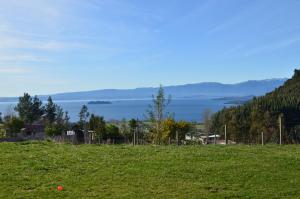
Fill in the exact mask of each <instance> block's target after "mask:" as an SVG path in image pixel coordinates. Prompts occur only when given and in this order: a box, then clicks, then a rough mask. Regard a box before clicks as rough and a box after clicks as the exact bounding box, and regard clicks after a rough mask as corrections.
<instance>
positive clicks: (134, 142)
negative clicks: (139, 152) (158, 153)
mask: <svg viewBox="0 0 300 199" xmlns="http://www.w3.org/2000/svg"><path fill="white" fill-rule="evenodd" d="M135 133H136V128H135V129H134V131H133V146H135Z"/></svg>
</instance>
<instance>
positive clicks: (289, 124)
mask: <svg viewBox="0 0 300 199" xmlns="http://www.w3.org/2000/svg"><path fill="white" fill-rule="evenodd" d="M211 122H212V124H211V131H212V132H217V133H220V134H222V135H223V136H224V126H225V125H226V126H227V130H228V135H227V137H228V138H229V139H231V140H234V141H236V142H239V143H246V144H257V143H261V141H262V139H263V138H262V133H263V135H264V140H265V142H270V143H278V142H279V140H280V138H279V136H280V135H279V134H280V131H281V133H282V141H283V142H284V143H300V70H295V74H294V76H293V77H292V78H291V79H289V80H288V81H286V82H285V84H284V85H283V86H281V87H279V88H277V89H276V90H275V91H273V92H270V93H268V94H266V95H265V96H262V97H255V98H254V99H253V100H251V101H250V102H248V103H246V104H244V105H240V106H235V107H230V108H224V109H223V110H221V111H219V112H217V113H216V114H214V116H213V118H212V121H211ZM280 122H281V125H280ZM280 127H281V129H280Z"/></svg>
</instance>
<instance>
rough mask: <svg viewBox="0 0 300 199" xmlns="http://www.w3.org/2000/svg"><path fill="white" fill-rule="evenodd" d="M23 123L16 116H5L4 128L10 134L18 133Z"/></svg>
mask: <svg viewBox="0 0 300 199" xmlns="http://www.w3.org/2000/svg"><path fill="white" fill-rule="evenodd" d="M24 125H25V124H24V121H23V120H21V119H20V118H18V117H16V116H13V117H7V118H6V120H5V122H4V126H5V128H6V129H7V130H8V131H9V132H10V133H12V134H17V133H20V132H21V129H22V128H24Z"/></svg>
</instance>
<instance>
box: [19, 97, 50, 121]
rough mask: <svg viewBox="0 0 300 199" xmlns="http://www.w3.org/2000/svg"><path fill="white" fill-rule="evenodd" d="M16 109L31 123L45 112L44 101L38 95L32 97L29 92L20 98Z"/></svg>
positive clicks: (21, 116)
mask: <svg viewBox="0 0 300 199" xmlns="http://www.w3.org/2000/svg"><path fill="white" fill-rule="evenodd" d="M15 111H17V112H18V114H19V116H20V118H21V119H22V120H23V121H24V122H26V123H29V124H32V123H33V122H34V121H36V120H38V119H39V118H40V117H41V116H42V115H43V113H44V110H43V107H42V102H41V101H40V100H39V99H38V98H37V96H35V97H34V98H33V99H32V97H31V96H30V95H29V94H28V93H24V96H23V97H20V98H19V103H18V104H17V106H16V107H15Z"/></svg>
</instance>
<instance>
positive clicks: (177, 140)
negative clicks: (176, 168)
mask: <svg viewBox="0 0 300 199" xmlns="http://www.w3.org/2000/svg"><path fill="white" fill-rule="evenodd" d="M176 142H177V146H178V145H179V137H178V131H176Z"/></svg>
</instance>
